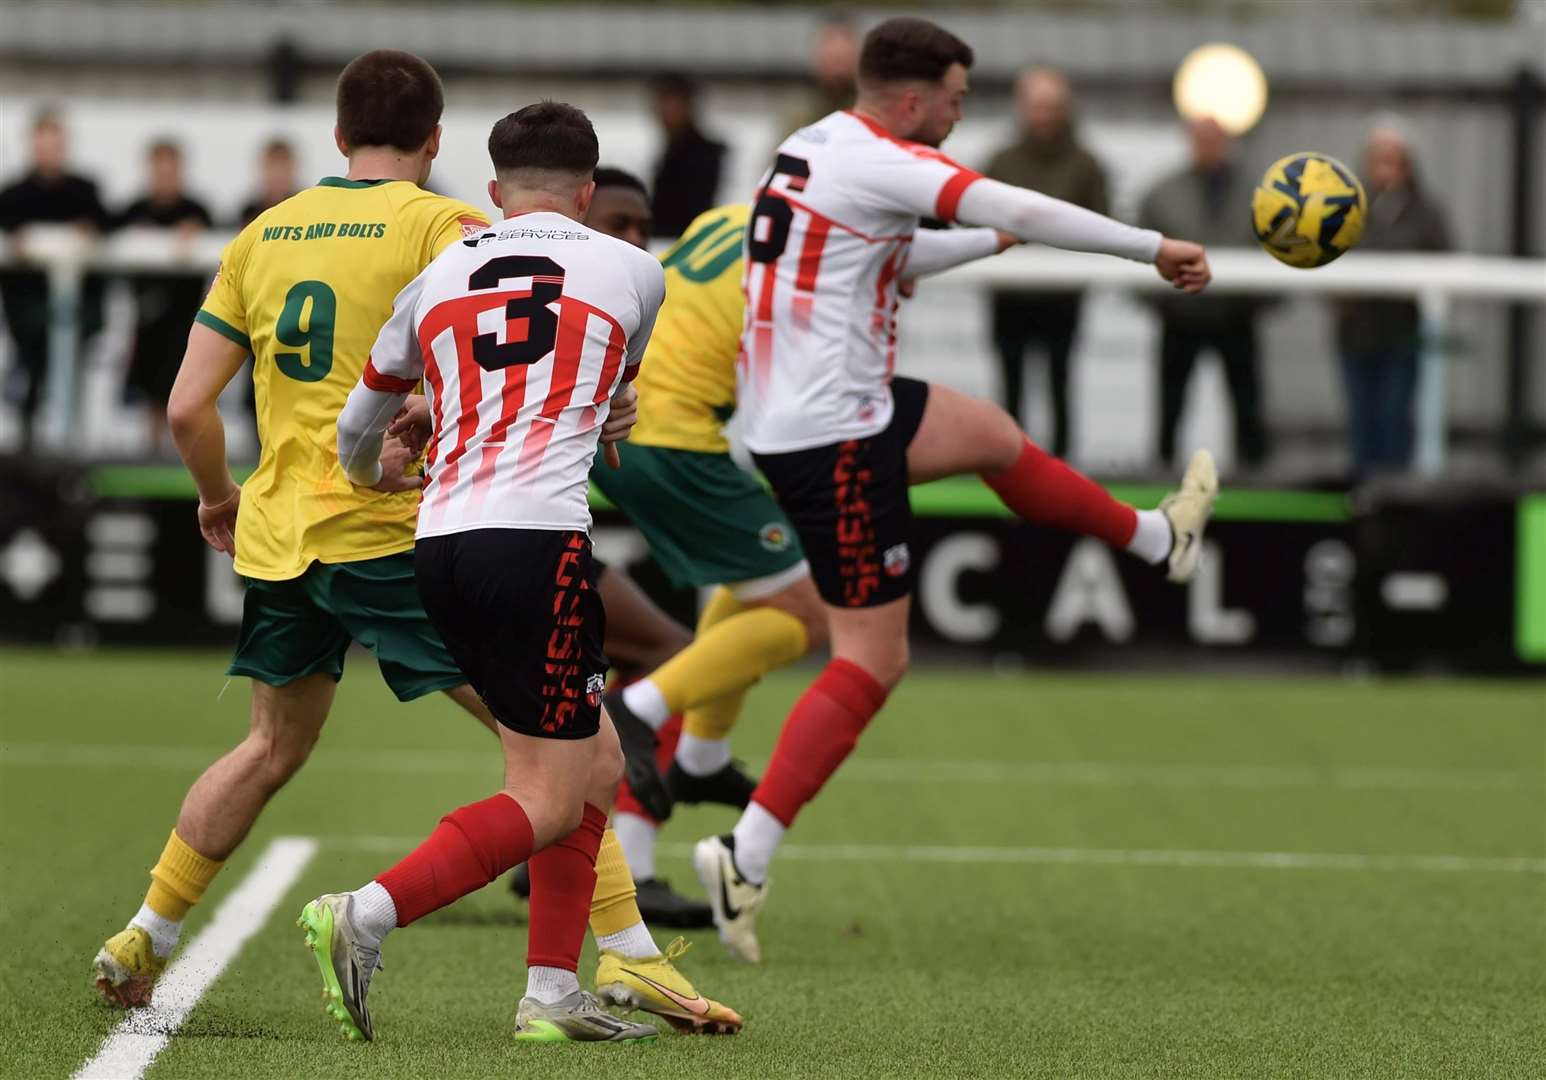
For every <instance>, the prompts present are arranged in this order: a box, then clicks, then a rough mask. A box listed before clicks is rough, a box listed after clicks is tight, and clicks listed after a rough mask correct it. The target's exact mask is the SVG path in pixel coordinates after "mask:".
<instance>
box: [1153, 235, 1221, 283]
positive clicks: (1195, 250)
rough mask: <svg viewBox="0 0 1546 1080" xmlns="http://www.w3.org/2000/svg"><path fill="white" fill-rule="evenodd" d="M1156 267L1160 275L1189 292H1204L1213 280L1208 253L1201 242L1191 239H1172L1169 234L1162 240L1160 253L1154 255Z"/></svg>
mask: <svg viewBox="0 0 1546 1080" xmlns="http://www.w3.org/2000/svg"><path fill="white" fill-rule="evenodd" d="M1154 269H1156V270H1158V271H1159V275H1160V277H1162V278H1164V279H1165V280H1166V281H1168V282H1170V283H1171V284H1172V285H1174V286H1175V287H1176V288H1178V289H1180V290H1181V291H1183V292H1188V293H1200V292H1202V291H1203V289H1205V288H1207V287H1208V282H1210V281H1212V280H1213V271H1212V270H1210V269H1208V253H1207V252H1206V251H1204V250H1203V246H1202V245H1201V244H1194V243H1192V242H1191V241H1190V240H1172V239H1171V238H1170V237H1168V236H1167V237H1165V238H1164V239H1163V240H1161V241H1160V249H1159V254H1157V255H1155V256H1154Z"/></svg>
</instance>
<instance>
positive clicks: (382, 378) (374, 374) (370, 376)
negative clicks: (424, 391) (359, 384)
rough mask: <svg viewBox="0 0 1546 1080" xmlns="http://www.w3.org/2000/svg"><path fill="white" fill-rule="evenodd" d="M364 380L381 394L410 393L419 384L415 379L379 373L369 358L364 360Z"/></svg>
mask: <svg viewBox="0 0 1546 1080" xmlns="http://www.w3.org/2000/svg"><path fill="white" fill-rule="evenodd" d="M364 382H365V385H366V386H367V387H369V388H370V389H372V390H375V391H378V392H380V393H383V394H411V393H413V391H414V389H415V388H416V387H417V386H418V385H419V381H418V380H417V379H399V378H398V377H397V376H396V375H383V374H381V372H379V371H377V370H376V365H375V362H374V361H371V360H367V361H365V376H364Z"/></svg>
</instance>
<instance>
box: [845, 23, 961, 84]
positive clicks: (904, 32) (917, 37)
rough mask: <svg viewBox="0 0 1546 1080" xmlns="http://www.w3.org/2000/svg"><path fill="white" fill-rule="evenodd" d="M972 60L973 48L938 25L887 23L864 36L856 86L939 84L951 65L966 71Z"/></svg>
mask: <svg viewBox="0 0 1546 1080" xmlns="http://www.w3.org/2000/svg"><path fill="white" fill-rule="evenodd" d="M974 59H976V58H975V56H974V55H973V54H972V47H971V46H970V45H968V44H967V43H966V42H964V41H962V40H961V39H960V38H958V37H956V36H955V35H954V34H952V33H951V32H950V31H949V30H946V29H945V28H944V27H943V26H940V25H939V24H938V23H932V22H930V21H929V20H927V19H910V18H898V19H887V20H886V21H885V22H883V23H881V24H880V25H879V26H877V27H875V29H873V30H871V31H870V32H869V33H868V34H865V35H864V45H863V46H862V47H861V48H860V50H859V83H860V85H861V86H876V85H880V84H884V83H894V82H904V81H908V80H912V79H922V80H924V81H925V82H939V80H941V79H943V78H944V77H945V72H947V71H949V70H950V65H951V64H960V65H961V66H962V67H965V68H969V67H971V66H972V61H973V60H974Z"/></svg>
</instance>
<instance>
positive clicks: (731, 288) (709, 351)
mask: <svg viewBox="0 0 1546 1080" xmlns="http://www.w3.org/2000/svg"><path fill="white" fill-rule="evenodd" d="M750 214H751V207H749V206H744V205H733V206H720V207H716V208H715V209H713V210H705V211H704V212H703V213H701V214H699V215H698V216H697V217H696V218H694V219H693V222H692V224H691V225H689V226H687V231H686V232H684V233H683V234H682V238H681V239H680V240H678V241H677V242H676V243H675V244H673V245H672V246H671V249H670V250H669V251H667V252H666V253H665V254H664V255H662V256H661V257H660V261H661V264H662V265H663V266H664V267H665V270H666V302H665V304H663V305H662V306H661V309H660V315H659V316H658V317H657V318H656V320H655V332H654V333H653V334H651V335H650V343H649V347H648V348H647V349H646V350H645V352H644V363H643V364H642V365H640V367H639V376H638V378H637V379H635V380H634V387H635V388H636V389H637V390H638V392H639V420H638V423H637V424H636V425H635V426H634V429H633V431H632V432H631V433H630V434H629V436H628V441H629V442H632V443H639V444H640V445H642V446H664V447H668V448H670V449H672V450H696V451H698V452H699V453H705V454H724V453H727V452H728V451H729V450H730V444H729V443H728V442H727V441H726V440H725V435H724V426H725V422H726V421H727V420H729V419H730V416H731V414H733V413H734V412H735V361H736V357H737V355H739V353H740V351H741V323H742V321H743V319H744V318H745V315H746V298H745V297H744V296H743V295H742V293H741V265H742V264H741V241H742V238H743V235H744V234H745V232H746V219H747V218H748V217H749V216H750Z"/></svg>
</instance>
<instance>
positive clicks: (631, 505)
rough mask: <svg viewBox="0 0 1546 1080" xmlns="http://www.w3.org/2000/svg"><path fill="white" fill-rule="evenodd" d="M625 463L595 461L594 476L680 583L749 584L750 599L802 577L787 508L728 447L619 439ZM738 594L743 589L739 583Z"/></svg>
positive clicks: (801, 555) (801, 557)
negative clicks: (701, 448) (711, 449)
mask: <svg viewBox="0 0 1546 1080" xmlns="http://www.w3.org/2000/svg"><path fill="white" fill-rule="evenodd" d="M618 452H619V454H620V455H621V457H622V460H623V467H622V468H620V469H613V468H609V467H608V466H607V464H606V463H605V462H598V464H597V465H596V467H595V468H593V469H592V470H591V474H590V475H591V481H592V482H593V483H594V484H595V485H596V486H597V487H598V488H600V489H601V493H602V494H603V495H605V496H606V497H607V498H608V499H610V500H612V502H613V503H615V504H616V505H617V507H618V509H620V510H621V511H622V512H623V513H624V514H626V515H627V516H628V520H629V521H631V522H633V524H634V526H635V527H636V528H637V529H638V530H639V531H640V532H641V533H643V534H644V539H645V540H647V541H648V542H649V545H650V551H651V553H652V554H654V556H655V561H656V562H658V563H659V564H660V567H661V569H662V570H664V571H665V572H666V575H667V576H668V577H670V579H671V580H672V582H674V583H675V584H676V585H678V586H680V587H683V588H686V587H697V586H704V585H731V586H734V585H743V584H744V585H746V586H748V587H749V588H750V590H751V591H749V592H747V593H745V594H744V596H745V598H751V597H754V596H756V595H758V590H757V588H756V587H757V586H758V585H763V584H765V585H767V586H768V587H767V588H766V589H764V590H762V593H761V594H762V595H766V594H767V593H769V592H774V591H777V589H778V588H782V587H783V585H784V584H785V583H786V582H784V580H783V579H784V578H786V577H790V576H791V575H793V576H798V572H797V569H796V568H799V567H803V566H804V564H805V554H804V552H802V551H801V550H800V541H799V539H798V538H797V537H796V536H795V532H794V529H793V527H792V526H790V524H789V520H788V519H787V518H786V517H784V512H783V511H782V510H780V509H779V508H778V504H777V503H775V502H774V501H773V496H772V495H770V494H769V493H768V490H767V489H766V488H764V487H763V486H762V485H761V484H759V483H757V481H756V480H754V479H753V478H752V477H750V476H748V475H747V474H746V473H745V472H743V471H742V470H741V469H740V468H739V467H738V466H737V465H736V463H735V462H734V461H732V460H731V459H730V455H729V454H705V453H699V452H697V451H693V450H669V449H666V448H665V447H660V446H638V445H635V444H633V443H627V442H625V443H619V444H618ZM737 594H738V595H742V594H741V593H740V592H739V590H738V591H737Z"/></svg>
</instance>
